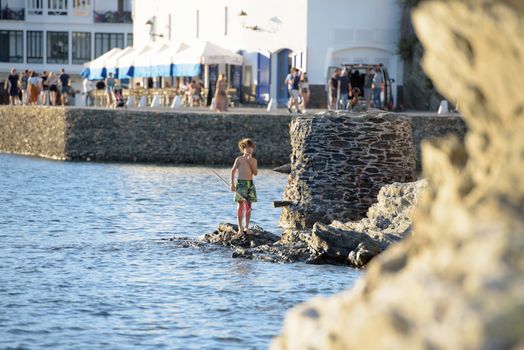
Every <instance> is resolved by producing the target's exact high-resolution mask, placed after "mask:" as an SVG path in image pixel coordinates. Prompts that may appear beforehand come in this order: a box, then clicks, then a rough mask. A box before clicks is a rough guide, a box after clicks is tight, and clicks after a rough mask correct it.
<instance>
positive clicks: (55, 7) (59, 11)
mask: <svg viewBox="0 0 524 350" xmlns="http://www.w3.org/2000/svg"><path fill="white" fill-rule="evenodd" d="M47 7H48V9H47V13H48V14H49V15H59V16H66V15H67V0H48V3H47Z"/></svg>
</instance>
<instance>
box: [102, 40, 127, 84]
mask: <svg viewBox="0 0 524 350" xmlns="http://www.w3.org/2000/svg"><path fill="white" fill-rule="evenodd" d="M133 50H134V48H133V46H128V47H126V48H125V49H123V50H122V51H120V52H119V53H117V54H116V55H112V56H111V57H109V58H108V59H107V60H106V69H107V74H109V73H113V76H114V77H115V78H118V79H120V69H119V68H118V61H119V59H120V58H121V57H124V56H125V55H127V54H129V53H130V52H132V51H133ZM124 73H127V72H124Z"/></svg>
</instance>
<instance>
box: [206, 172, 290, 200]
mask: <svg viewBox="0 0 524 350" xmlns="http://www.w3.org/2000/svg"><path fill="white" fill-rule="evenodd" d="M211 171H212V172H213V174H215V175H216V176H217V177H218V178H219V179H220V180H222V182H223V183H224V184H226V186H227V188H230V185H229V183H228V182H227V181H226V180H225V179H224V178H223V177H222V176H220V174H219V173H217V172H216V171H215V170H211ZM235 193H236V194H237V195H238V196H239V197H240V199H242V200H243V201H245V200H246V199H245V198H244V197H243V196H242V195H241V194H240V193H238V192H237V191H236V189H235ZM291 204H292V202H290V201H273V208H280V207H287V206H290V205H291Z"/></svg>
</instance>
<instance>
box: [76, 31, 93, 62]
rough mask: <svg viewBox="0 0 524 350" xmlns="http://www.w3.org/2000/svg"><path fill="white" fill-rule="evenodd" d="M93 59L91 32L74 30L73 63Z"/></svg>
mask: <svg viewBox="0 0 524 350" xmlns="http://www.w3.org/2000/svg"><path fill="white" fill-rule="evenodd" d="M90 60H91V33H84V32H73V64H82V63H85V62H87V61H90Z"/></svg>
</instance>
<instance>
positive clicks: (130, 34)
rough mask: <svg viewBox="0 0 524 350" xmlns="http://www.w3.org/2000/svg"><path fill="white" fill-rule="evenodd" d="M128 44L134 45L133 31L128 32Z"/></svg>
mask: <svg viewBox="0 0 524 350" xmlns="http://www.w3.org/2000/svg"><path fill="white" fill-rule="evenodd" d="M127 46H133V33H127Z"/></svg>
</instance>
